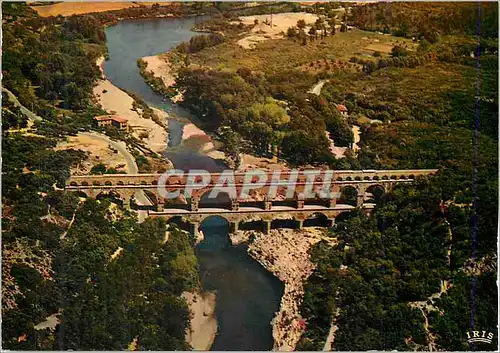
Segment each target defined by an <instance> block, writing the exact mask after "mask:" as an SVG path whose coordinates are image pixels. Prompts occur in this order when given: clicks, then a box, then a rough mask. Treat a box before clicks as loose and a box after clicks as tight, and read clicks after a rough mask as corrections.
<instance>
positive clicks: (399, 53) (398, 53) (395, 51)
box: [391, 45, 408, 58]
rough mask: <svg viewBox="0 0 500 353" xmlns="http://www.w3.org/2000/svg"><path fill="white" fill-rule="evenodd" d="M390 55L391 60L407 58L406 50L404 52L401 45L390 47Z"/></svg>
mask: <svg viewBox="0 0 500 353" xmlns="http://www.w3.org/2000/svg"><path fill="white" fill-rule="evenodd" d="M391 55H392V57H393V58H402V57H406V56H408V50H406V49H405V48H404V47H402V46H401V45H395V46H394V47H392V50H391Z"/></svg>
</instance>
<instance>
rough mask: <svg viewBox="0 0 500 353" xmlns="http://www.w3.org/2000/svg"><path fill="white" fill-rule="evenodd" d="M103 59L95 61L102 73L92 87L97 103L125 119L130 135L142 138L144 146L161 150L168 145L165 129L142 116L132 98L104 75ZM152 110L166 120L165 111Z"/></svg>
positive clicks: (109, 112) (158, 116)
mask: <svg viewBox="0 0 500 353" xmlns="http://www.w3.org/2000/svg"><path fill="white" fill-rule="evenodd" d="M104 61H105V59H104V57H101V58H99V59H98V60H97V62H96V64H97V66H98V67H99V68H100V69H101V72H102V75H103V79H101V80H99V81H98V83H97V85H96V86H95V87H94V97H95V99H96V101H97V103H98V104H99V105H100V106H101V107H102V109H104V110H105V111H106V112H107V113H108V114H116V115H119V116H121V117H123V118H125V119H127V120H128V124H129V126H130V128H131V130H132V136H134V137H136V138H137V139H140V140H142V141H143V142H144V144H145V145H146V147H148V148H149V149H151V150H152V151H154V152H157V153H160V152H163V151H164V150H165V149H166V147H167V145H168V133H167V131H166V130H165V129H164V128H163V127H162V126H161V125H159V124H157V123H156V122H155V121H153V120H152V119H145V118H143V117H142V116H141V114H140V109H134V99H133V98H132V97H131V96H129V95H128V94H127V93H126V92H124V91H122V90H121V89H119V88H118V87H116V86H115V85H113V84H112V83H111V82H110V81H109V80H108V79H107V78H106V77H105V76H104V72H103V64H104ZM153 111H154V114H156V116H157V118H158V119H160V120H161V121H165V122H166V120H167V118H168V114H167V113H166V112H164V111H162V110H160V109H156V108H153Z"/></svg>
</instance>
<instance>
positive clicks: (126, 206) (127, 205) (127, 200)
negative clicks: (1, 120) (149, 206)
mask: <svg viewBox="0 0 500 353" xmlns="http://www.w3.org/2000/svg"><path fill="white" fill-rule="evenodd" d="M131 199H132V197H130V196H124V197H123V208H124V209H126V210H130V200H131Z"/></svg>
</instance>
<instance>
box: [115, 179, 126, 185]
mask: <svg viewBox="0 0 500 353" xmlns="http://www.w3.org/2000/svg"><path fill="white" fill-rule="evenodd" d="M116 185H120V186H123V185H125V184H124V183H123V181H121V180H119V181H118V182H117V183H116Z"/></svg>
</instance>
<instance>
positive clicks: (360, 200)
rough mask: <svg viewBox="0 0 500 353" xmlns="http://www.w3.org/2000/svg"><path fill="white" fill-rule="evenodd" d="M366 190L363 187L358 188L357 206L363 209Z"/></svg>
mask: <svg viewBox="0 0 500 353" xmlns="http://www.w3.org/2000/svg"><path fill="white" fill-rule="evenodd" d="M365 192H366V188H365V187H364V186H362V185H360V186H358V196H357V198H356V206H357V207H362V206H363V203H364V201H365Z"/></svg>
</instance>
